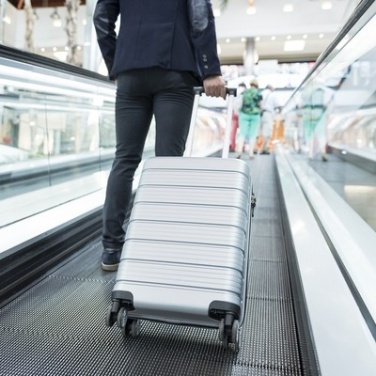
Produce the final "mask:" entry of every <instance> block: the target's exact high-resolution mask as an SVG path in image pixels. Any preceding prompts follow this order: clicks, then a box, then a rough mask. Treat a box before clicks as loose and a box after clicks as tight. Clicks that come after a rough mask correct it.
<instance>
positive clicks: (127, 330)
mask: <svg viewBox="0 0 376 376" xmlns="http://www.w3.org/2000/svg"><path fill="white" fill-rule="evenodd" d="M140 332H141V320H134V319H127V321H126V325H124V327H123V328H122V333H123V337H124V338H126V337H129V336H131V337H133V338H136V337H138V336H139V335H140Z"/></svg>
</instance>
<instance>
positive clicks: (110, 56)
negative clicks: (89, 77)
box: [93, 0, 120, 74]
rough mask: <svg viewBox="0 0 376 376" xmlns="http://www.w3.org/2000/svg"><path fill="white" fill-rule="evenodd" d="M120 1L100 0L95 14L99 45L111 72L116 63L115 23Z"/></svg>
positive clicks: (94, 20)
mask: <svg viewBox="0 0 376 376" xmlns="http://www.w3.org/2000/svg"><path fill="white" fill-rule="evenodd" d="M119 1H120V0H98V2H97V5H96V7H95V10H94V15H93V22H94V27H95V30H96V33H97V39H98V45H99V48H100V50H101V53H102V56H103V59H104V62H105V64H106V66H107V69H108V72H109V74H110V72H111V69H112V66H113V63H114V57H115V50H116V33H115V23H116V20H117V18H118V16H119V12H120V9H119Z"/></svg>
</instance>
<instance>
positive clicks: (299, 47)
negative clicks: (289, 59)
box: [283, 39, 305, 51]
mask: <svg viewBox="0 0 376 376" xmlns="http://www.w3.org/2000/svg"><path fill="white" fill-rule="evenodd" d="M304 47H305V41H304V40H303V39H296V40H287V41H285V45H284V47H283V50H284V51H303V50H304Z"/></svg>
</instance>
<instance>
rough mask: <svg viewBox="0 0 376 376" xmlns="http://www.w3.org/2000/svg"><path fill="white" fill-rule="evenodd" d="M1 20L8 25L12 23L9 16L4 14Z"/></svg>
mask: <svg viewBox="0 0 376 376" xmlns="http://www.w3.org/2000/svg"><path fill="white" fill-rule="evenodd" d="M3 21H4V22H5V23H6V24H8V25H10V24H11V23H12V19H11V18H10V17H9V16H4V17H3Z"/></svg>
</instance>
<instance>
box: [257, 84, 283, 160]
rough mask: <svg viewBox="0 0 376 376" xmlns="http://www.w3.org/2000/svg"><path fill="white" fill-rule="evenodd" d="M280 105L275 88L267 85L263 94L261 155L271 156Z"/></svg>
mask: <svg viewBox="0 0 376 376" xmlns="http://www.w3.org/2000/svg"><path fill="white" fill-rule="evenodd" d="M279 110H280V104H279V102H278V99H277V96H276V93H275V91H274V87H273V86H272V85H267V86H266V87H265V89H264V91H263V92H262V112H261V131H260V135H261V137H262V146H261V153H262V154H269V152H270V144H271V142H272V134H273V124H274V118H275V115H276V114H277V113H279Z"/></svg>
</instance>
